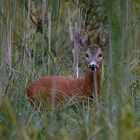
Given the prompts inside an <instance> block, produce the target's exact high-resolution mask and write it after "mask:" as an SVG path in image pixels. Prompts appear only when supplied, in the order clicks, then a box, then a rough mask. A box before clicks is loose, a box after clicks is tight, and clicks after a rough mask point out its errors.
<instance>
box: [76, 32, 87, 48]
mask: <svg viewBox="0 0 140 140" xmlns="http://www.w3.org/2000/svg"><path fill="white" fill-rule="evenodd" d="M74 40H75V43H76V45H77V46H78V47H79V48H81V49H85V48H87V47H88V46H89V38H88V35H87V34H83V35H82V34H79V33H75V35H74Z"/></svg>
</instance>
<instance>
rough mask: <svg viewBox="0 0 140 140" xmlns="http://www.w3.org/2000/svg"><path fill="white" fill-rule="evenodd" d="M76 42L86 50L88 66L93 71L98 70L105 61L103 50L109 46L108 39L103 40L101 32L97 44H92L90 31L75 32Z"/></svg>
mask: <svg viewBox="0 0 140 140" xmlns="http://www.w3.org/2000/svg"><path fill="white" fill-rule="evenodd" d="M75 42H76V44H77V46H78V47H79V48H81V49H82V50H83V51H84V52H85V60H86V62H87V64H88V68H89V69H90V70H91V71H96V70H98V69H99V68H100V66H101V64H102V61H103V51H104V48H105V46H107V43H108V39H102V40H101V33H100V32H99V34H98V36H97V41H96V44H91V43H90V38H89V36H88V33H87V32H83V33H80V34H79V33H76V34H75Z"/></svg>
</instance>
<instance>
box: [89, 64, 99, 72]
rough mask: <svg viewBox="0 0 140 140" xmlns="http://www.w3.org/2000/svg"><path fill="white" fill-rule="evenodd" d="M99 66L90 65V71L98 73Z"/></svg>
mask: <svg viewBox="0 0 140 140" xmlns="http://www.w3.org/2000/svg"><path fill="white" fill-rule="evenodd" d="M97 68H98V67H97V65H95V64H92V65H89V69H90V70H91V71H96V70H97Z"/></svg>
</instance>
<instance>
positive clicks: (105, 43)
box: [100, 36, 109, 48]
mask: <svg viewBox="0 0 140 140" xmlns="http://www.w3.org/2000/svg"><path fill="white" fill-rule="evenodd" d="M108 44H109V36H108V37H106V39H105V38H104V39H103V41H102V43H101V44H100V45H101V47H102V48H106V47H107V46H108Z"/></svg>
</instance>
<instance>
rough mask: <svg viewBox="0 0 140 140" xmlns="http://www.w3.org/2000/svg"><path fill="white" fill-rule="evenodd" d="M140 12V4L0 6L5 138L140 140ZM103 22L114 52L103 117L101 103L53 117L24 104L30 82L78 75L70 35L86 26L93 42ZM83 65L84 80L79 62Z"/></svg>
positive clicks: (107, 67) (0, 110)
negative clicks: (76, 28) (47, 76)
mask: <svg viewBox="0 0 140 140" xmlns="http://www.w3.org/2000/svg"><path fill="white" fill-rule="evenodd" d="M43 3H46V5H45V6H44V4H43ZM139 5H140V2H139V1H136V0H135V1H131V0H123V1H122V0H116V1H114V0H107V1H104V0H101V1H97V5H96V1H90V0H87V1H84V0H73V1H64V0H62V1H60V0H43V1H41V0H39V1H38V0H36V1H32V0H26V1H24V0H22V1H17V0H0V31H1V32H0V44H1V45H0V139H27V140H28V139H29V140H30V139H31V140H32V139H35V140H38V139H41V140H42V139H54V140H56V139H58V140H59V139H60V140H62V139H64V140H70V139H72V140H73V139H79V140H82V139H84V140H85V139H87V140H91V139H101V140H108V139H110V140H114V139H118V140H121V139H122V140H126V139H128V140H131V139H136V140H139V139H140V111H139V107H140V104H139V103H140V102H139V97H140V95H139V93H140V90H139V89H140V63H139V60H140V48H139V19H140V18H139V12H140V6H139ZM93 7H94V8H93ZM68 10H70V13H69V14H70V15H68ZM50 16H51V18H50ZM94 16H95V20H94ZM70 18H71V26H72V27H70V23H69V21H70ZM103 19H104V20H103ZM101 21H102V22H103V24H104V27H105V30H106V31H107V32H108V35H109V46H108V48H106V51H105V58H104V65H103V67H104V68H103V75H102V77H103V78H102V89H101V100H100V104H99V105H100V114H99V116H97V108H96V105H95V102H93V103H92V104H91V105H89V104H87V105H84V104H83V105H80V104H79V103H78V102H77V101H76V99H73V100H72V101H70V102H65V103H64V104H62V105H57V106H56V108H55V109H54V110H52V108H51V105H50V104H49V103H46V105H45V107H44V108H43V111H42V110H41V108H40V107H37V108H36V109H34V108H33V107H32V106H31V105H30V104H29V101H28V99H27V97H26V87H27V85H28V83H30V82H31V81H32V80H33V79H36V78H38V77H40V76H41V75H47V74H52V75H73V69H72V66H73V64H72V62H73V57H72V48H73V45H72V40H70V35H71V34H70V32H69V28H72V30H73V28H74V27H75V24H77V25H76V26H77V27H78V28H79V27H81V25H82V24H83V23H84V24H85V25H86V27H87V29H88V31H89V32H90V34H91V35H92V40H91V41H92V42H94V41H95V36H96V35H95V34H96V32H97V30H98V27H99V26H100V22H101ZM92 27H93V28H92ZM48 58H49V59H48ZM48 60H49V61H48ZM78 63H79V68H80V71H79V75H82V74H83V73H84V72H83V71H82V67H83V65H84V63H83V57H82V56H81V55H80V56H79V62H78ZM48 66H49V67H48Z"/></svg>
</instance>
